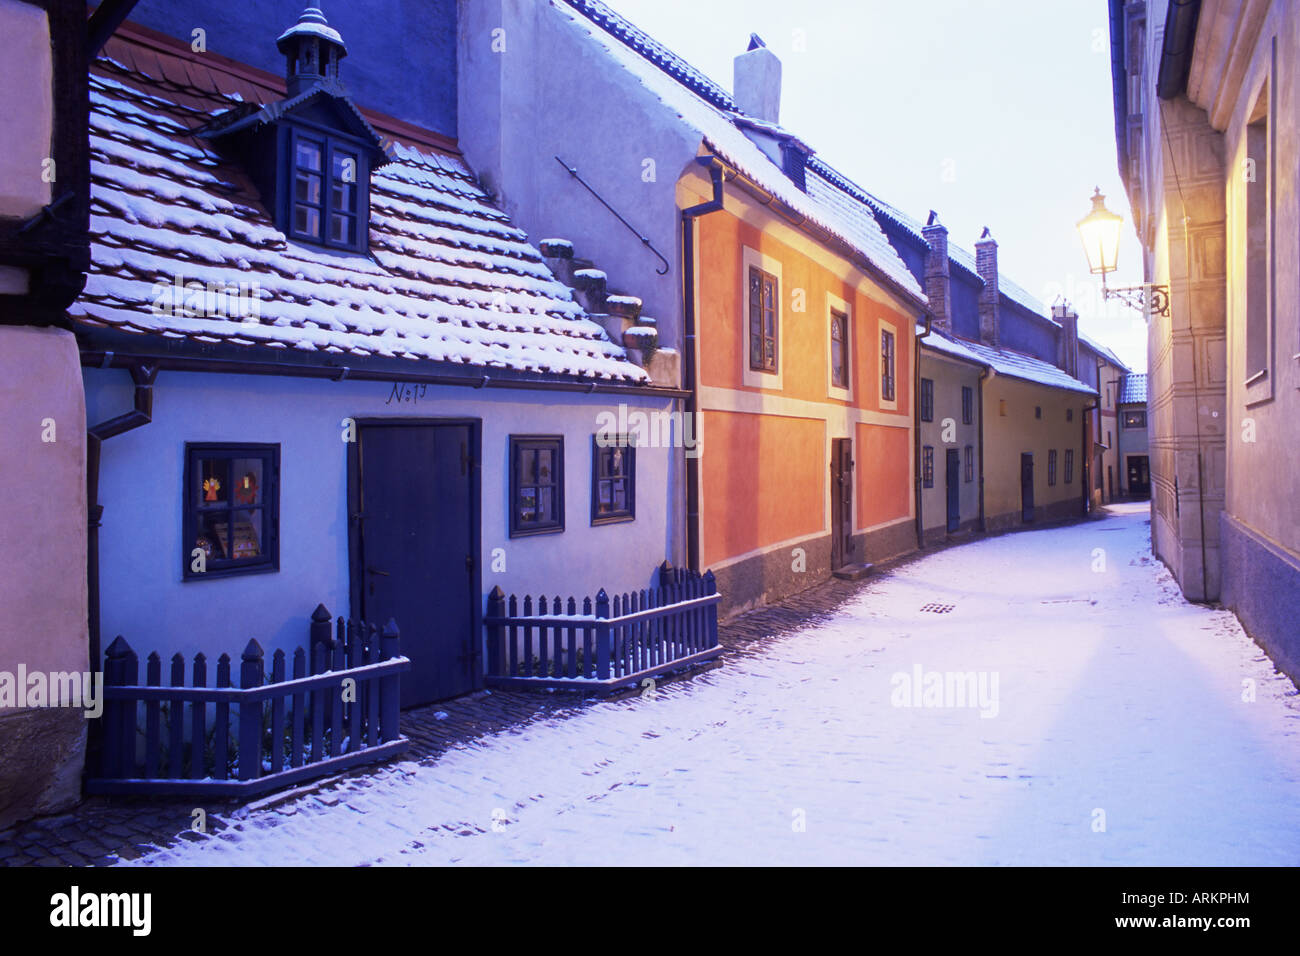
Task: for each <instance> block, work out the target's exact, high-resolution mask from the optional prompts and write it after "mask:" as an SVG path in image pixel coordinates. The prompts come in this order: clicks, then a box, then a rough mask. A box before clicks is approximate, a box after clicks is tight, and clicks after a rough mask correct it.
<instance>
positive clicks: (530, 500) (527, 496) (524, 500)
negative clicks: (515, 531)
mask: <svg viewBox="0 0 1300 956" xmlns="http://www.w3.org/2000/svg"><path fill="white" fill-rule="evenodd" d="M519 520H520V522H521V523H524V524H532V523H535V522H536V521H537V489H536V488H533V487H526V488H520V489H519Z"/></svg>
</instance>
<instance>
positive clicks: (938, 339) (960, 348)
mask: <svg viewBox="0 0 1300 956" xmlns="http://www.w3.org/2000/svg"><path fill="white" fill-rule="evenodd" d="M924 332H925V326H924V325H921V324H920V323H917V326H916V334H917V335H922V334H924ZM919 341H920V343H921V347H922V348H927V349H932V350H933V351H935V352H942V353H943V354H944V355H948V356H951V357H952V358H955V359H961V360H962V361H963V362H970V363H972V364H974V365H981V366H983V365H987V364H988V363H987V362H985V361H984V359H982V358H980V357H979V356H978V355H976V354H975V353H974V352H972V351H971V350H970V349H968V348H966V346H964V345H962V343H961V342H959V341H958V340H956V339H950V338H948V337H946V336H945V335H943V334H942V333H941V332H939V331H938V330H937V329H933V328H932V329H931V330H930V334H929V335H927V336H925V338H923V339H920V340H919Z"/></svg>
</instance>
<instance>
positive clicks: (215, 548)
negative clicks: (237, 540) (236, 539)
mask: <svg viewBox="0 0 1300 956" xmlns="http://www.w3.org/2000/svg"><path fill="white" fill-rule="evenodd" d="M229 514H230V512H228V511H214V512H208V513H206V514H200V515H199V528H198V532H197V533H196V534H195V536H194V545H193V546H194V547H196V548H202V549H203V554H204V555H205V557H206V558H207V560H209V561H220V560H224V559H225V558H227V557H229V556H230V522H229V521H228V520H227V518H228V517H229Z"/></svg>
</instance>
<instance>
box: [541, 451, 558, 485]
mask: <svg viewBox="0 0 1300 956" xmlns="http://www.w3.org/2000/svg"><path fill="white" fill-rule="evenodd" d="M554 457H555V453H554V452H553V451H551V450H550V449H549V448H539V449H538V450H537V480H538V482H540V483H541V484H549V483H550V482H551V481H553V480H554V479H553V478H552V471H551V468H552V461H553V459H554Z"/></svg>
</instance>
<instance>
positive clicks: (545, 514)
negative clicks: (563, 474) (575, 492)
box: [537, 488, 555, 522]
mask: <svg viewBox="0 0 1300 956" xmlns="http://www.w3.org/2000/svg"><path fill="white" fill-rule="evenodd" d="M537 520H538V521H547V522H549V521H554V520H555V489H553V488H538V489H537Z"/></svg>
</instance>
